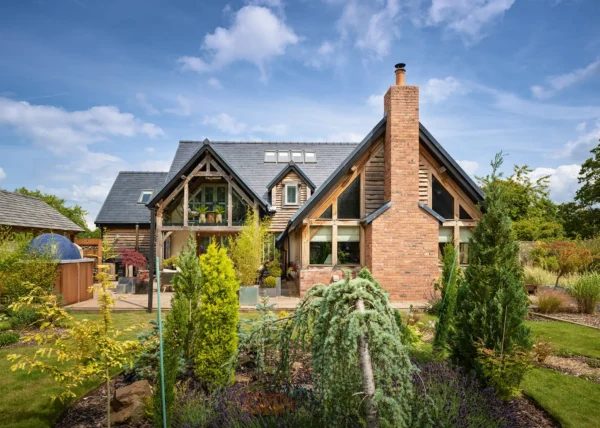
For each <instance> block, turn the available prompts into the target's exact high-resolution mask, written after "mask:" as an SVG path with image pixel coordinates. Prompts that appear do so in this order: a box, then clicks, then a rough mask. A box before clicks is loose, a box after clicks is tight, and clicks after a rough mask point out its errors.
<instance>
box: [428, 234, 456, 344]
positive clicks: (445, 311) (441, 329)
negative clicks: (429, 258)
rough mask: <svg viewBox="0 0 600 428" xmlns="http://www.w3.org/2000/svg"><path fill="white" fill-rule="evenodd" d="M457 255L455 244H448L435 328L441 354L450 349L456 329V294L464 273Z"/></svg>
mask: <svg viewBox="0 0 600 428" xmlns="http://www.w3.org/2000/svg"><path fill="white" fill-rule="evenodd" d="M457 256H458V254H457V251H456V248H454V245H453V244H451V243H448V244H446V246H445V248H444V267H443V268H442V278H441V282H442V284H441V299H442V306H441V308H440V314H439V321H438V323H437V325H436V328H435V337H434V338H433V349H434V351H435V352H436V353H437V354H439V355H443V354H445V353H446V352H447V351H448V349H449V342H450V337H451V334H452V332H453V331H454V319H455V315H456V295H457V293H458V286H459V278H460V277H461V275H462V272H461V269H460V266H458V263H457V261H456V257H457Z"/></svg>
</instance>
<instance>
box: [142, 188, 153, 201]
mask: <svg viewBox="0 0 600 428" xmlns="http://www.w3.org/2000/svg"><path fill="white" fill-rule="evenodd" d="M153 193H154V190H152V189H147V190H142V193H140V198H139V199H138V204H147V203H148V202H150V198H152V194H153Z"/></svg>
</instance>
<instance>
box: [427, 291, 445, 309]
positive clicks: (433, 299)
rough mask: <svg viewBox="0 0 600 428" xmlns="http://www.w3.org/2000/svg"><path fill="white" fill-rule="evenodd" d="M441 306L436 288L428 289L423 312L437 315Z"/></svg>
mask: <svg viewBox="0 0 600 428" xmlns="http://www.w3.org/2000/svg"><path fill="white" fill-rule="evenodd" d="M441 307H442V297H441V296H440V295H439V293H438V292H437V290H433V291H430V293H429V296H427V307H426V308H425V312H427V313H428V314H429V315H439V313H440V308H441Z"/></svg>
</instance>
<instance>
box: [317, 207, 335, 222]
mask: <svg viewBox="0 0 600 428" xmlns="http://www.w3.org/2000/svg"><path fill="white" fill-rule="evenodd" d="M319 218H320V219H324V220H331V219H332V218H333V208H332V207H331V205H329V208H327V209H326V210H325V211H323V214H321V217H319Z"/></svg>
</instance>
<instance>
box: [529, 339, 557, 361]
mask: <svg viewBox="0 0 600 428" xmlns="http://www.w3.org/2000/svg"><path fill="white" fill-rule="evenodd" d="M552 352H554V348H553V347H552V344H551V343H550V342H544V341H543V340H538V341H537V342H535V343H534V344H533V355H534V358H535V360H536V361H537V362H538V363H543V362H544V361H546V358H548V357H549V356H550V355H552Z"/></svg>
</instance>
